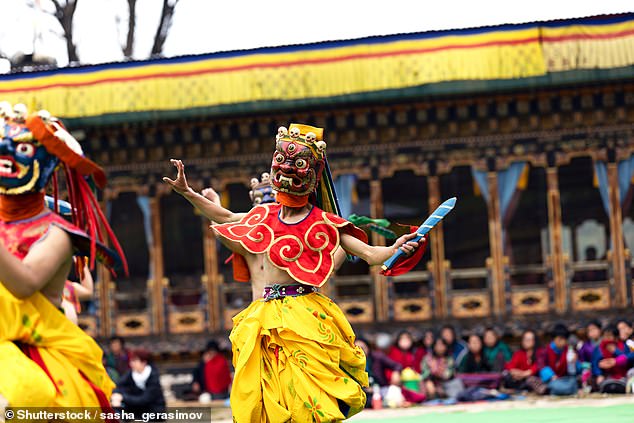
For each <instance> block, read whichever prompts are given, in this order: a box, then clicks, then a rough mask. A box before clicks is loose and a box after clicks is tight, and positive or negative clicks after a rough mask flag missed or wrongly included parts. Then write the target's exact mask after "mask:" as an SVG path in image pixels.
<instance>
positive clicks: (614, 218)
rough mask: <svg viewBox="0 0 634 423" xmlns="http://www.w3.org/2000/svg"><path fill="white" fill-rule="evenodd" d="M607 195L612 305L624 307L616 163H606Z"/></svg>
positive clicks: (625, 288) (623, 250)
mask: <svg viewBox="0 0 634 423" xmlns="http://www.w3.org/2000/svg"><path fill="white" fill-rule="evenodd" d="M607 168H608V169H607V170H608V196H609V202H610V239H611V240H612V245H611V247H610V248H611V250H612V276H613V278H614V279H613V281H611V282H612V283H613V284H614V285H613V286H614V293H615V296H614V298H613V300H612V305H613V306H614V307H618V308H625V306H626V305H627V284H626V283H627V282H626V279H625V249H624V245H623V216H622V212H621V198H620V194H619V173H618V165H617V163H608V164H607Z"/></svg>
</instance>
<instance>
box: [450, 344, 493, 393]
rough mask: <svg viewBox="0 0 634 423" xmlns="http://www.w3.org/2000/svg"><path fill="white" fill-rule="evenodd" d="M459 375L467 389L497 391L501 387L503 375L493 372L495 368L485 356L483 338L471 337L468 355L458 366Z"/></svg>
mask: <svg viewBox="0 0 634 423" xmlns="http://www.w3.org/2000/svg"><path fill="white" fill-rule="evenodd" d="M458 373H460V374H459V375H458V377H459V378H460V380H461V381H462V383H463V384H464V385H465V387H467V388H473V387H480V388H487V389H496V388H498V387H499V386H500V379H501V374H500V373H499V372H493V367H492V366H491V364H490V363H489V362H488V361H487V360H486V357H485V356H484V349H483V341H482V338H481V337H480V336H479V335H476V334H472V335H471V336H469V340H468V343H467V354H466V355H465V357H464V359H463V360H462V362H461V363H460V365H459V366H458Z"/></svg>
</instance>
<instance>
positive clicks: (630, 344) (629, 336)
mask: <svg viewBox="0 0 634 423" xmlns="http://www.w3.org/2000/svg"><path fill="white" fill-rule="evenodd" d="M617 328H618V330H619V339H620V340H621V341H622V342H623V344H624V347H623V349H624V353H625V355H626V356H627V366H628V367H630V368H633V370H634V329H633V328H632V324H631V323H630V322H628V321H627V320H619V321H618V322H617ZM632 376H634V375H632Z"/></svg>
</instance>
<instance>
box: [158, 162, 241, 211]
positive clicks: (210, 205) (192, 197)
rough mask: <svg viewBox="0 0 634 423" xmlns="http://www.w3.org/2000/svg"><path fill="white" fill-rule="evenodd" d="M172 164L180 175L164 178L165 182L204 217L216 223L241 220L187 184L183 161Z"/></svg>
mask: <svg viewBox="0 0 634 423" xmlns="http://www.w3.org/2000/svg"><path fill="white" fill-rule="evenodd" d="M170 162H171V163H172V164H173V165H174V167H176V169H177V171H178V174H177V175H176V179H170V178H168V177H164V178H163V181H164V182H165V183H166V184H168V185H169V186H171V187H172V189H173V190H174V191H176V192H177V193H178V194H180V195H182V196H183V197H184V198H185V199H186V200H187V201H189V202H190V203H191V204H192V205H193V206H194V207H196V209H198V211H200V212H201V213H202V214H203V216H205V217H206V218H207V219H209V220H211V221H213V222H216V223H228V222H235V221H237V220H240V216H241V215H239V214H237V213H233V212H232V211H231V210H227V209H225V208H224V207H222V206H221V205H220V204H216V203H214V202H213V201H210V200H209V199H207V198H205V197H204V196H202V195H200V194H198V193H197V192H196V191H194V190H193V189H192V188H191V187H190V186H189V184H187V177H186V176H185V165H184V164H183V162H182V161H180V160H174V159H172V160H170Z"/></svg>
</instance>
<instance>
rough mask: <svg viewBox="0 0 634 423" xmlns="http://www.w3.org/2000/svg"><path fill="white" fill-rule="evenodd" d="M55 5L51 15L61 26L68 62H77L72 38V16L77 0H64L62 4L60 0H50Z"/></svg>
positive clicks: (77, 58) (75, 47) (75, 48)
mask: <svg viewBox="0 0 634 423" xmlns="http://www.w3.org/2000/svg"><path fill="white" fill-rule="evenodd" d="M51 1H52V2H53V4H54V5H55V13H54V14H53V16H55V18H56V19H57V21H58V22H59V23H60V25H61V26H62V30H63V31H64V38H65V39H66V51H67V52H68V62H69V63H73V62H79V57H78V56H77V46H76V45H75V42H74V40H73V17H74V16H75V9H76V8H77V3H78V2H79V0H66V1H65V3H64V4H62V3H61V2H60V0H51Z"/></svg>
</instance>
